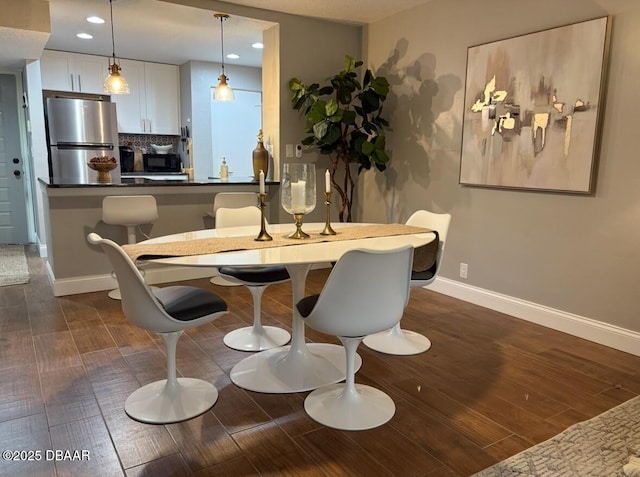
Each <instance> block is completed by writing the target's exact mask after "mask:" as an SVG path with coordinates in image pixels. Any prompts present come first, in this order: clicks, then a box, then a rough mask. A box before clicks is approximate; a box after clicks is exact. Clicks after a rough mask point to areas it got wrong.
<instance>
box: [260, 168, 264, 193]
mask: <svg viewBox="0 0 640 477" xmlns="http://www.w3.org/2000/svg"><path fill="white" fill-rule="evenodd" d="M260 193H261V194H264V193H265V191H264V171H263V170H262V169H260Z"/></svg>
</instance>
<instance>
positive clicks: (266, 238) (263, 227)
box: [253, 194, 273, 242]
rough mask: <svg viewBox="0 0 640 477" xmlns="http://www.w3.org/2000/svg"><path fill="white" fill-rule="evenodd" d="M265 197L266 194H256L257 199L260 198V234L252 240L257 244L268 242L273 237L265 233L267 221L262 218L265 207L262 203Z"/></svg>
mask: <svg viewBox="0 0 640 477" xmlns="http://www.w3.org/2000/svg"><path fill="white" fill-rule="evenodd" d="M266 196H267V195H266V194H258V197H259V198H260V233H259V234H258V236H257V237H256V238H254V239H253V240H256V241H258V242H268V241H269V240H273V237H272V236H271V235H269V234H268V233H267V220H266V218H265V216H264V210H265V209H266V207H267V205H266V204H265V202H264V199H265V197H266Z"/></svg>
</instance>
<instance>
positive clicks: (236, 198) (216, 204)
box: [208, 192, 258, 287]
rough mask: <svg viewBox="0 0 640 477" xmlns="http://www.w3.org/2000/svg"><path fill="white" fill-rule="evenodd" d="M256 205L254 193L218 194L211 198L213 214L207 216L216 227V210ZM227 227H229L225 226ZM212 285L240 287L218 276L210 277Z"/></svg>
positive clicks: (238, 284) (256, 197)
mask: <svg viewBox="0 0 640 477" xmlns="http://www.w3.org/2000/svg"><path fill="white" fill-rule="evenodd" d="M257 205H258V195H257V194H256V193H255V192H218V193H217V194H216V195H215V196H214V197H213V212H208V214H209V215H210V216H211V217H213V220H214V222H213V226H214V227H218V224H217V222H216V213H217V212H218V209H221V208H224V209H239V208H244V207H250V206H255V207H257ZM238 225H251V224H243V223H238ZM227 227H231V226H230V225H227ZM210 282H211V283H213V284H214V285H220V286H223V287H237V286H240V285H241V283H237V282H235V281H230V280H227V279H226V278H224V277H221V276H220V275H216V276H215V277H212V278H211V280H210Z"/></svg>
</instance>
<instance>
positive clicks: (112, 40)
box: [109, 0, 116, 64]
mask: <svg viewBox="0 0 640 477" xmlns="http://www.w3.org/2000/svg"><path fill="white" fill-rule="evenodd" d="M109 9H110V10H111V47H112V50H111V51H112V52H113V63H114V64H115V62H116V40H115V36H114V35H113V0H109Z"/></svg>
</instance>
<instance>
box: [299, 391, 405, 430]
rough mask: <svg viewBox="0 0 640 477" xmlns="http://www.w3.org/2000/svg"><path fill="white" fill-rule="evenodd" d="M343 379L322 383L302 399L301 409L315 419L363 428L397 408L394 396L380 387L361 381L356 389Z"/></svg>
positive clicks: (375, 424) (338, 426)
mask: <svg viewBox="0 0 640 477" xmlns="http://www.w3.org/2000/svg"><path fill="white" fill-rule="evenodd" d="M345 388H346V385H345V384H344V383H340V384H331V385H328V386H322V387H321V388H318V389H316V390H315V391H313V392H312V393H310V394H309V395H308V396H307V398H306V399H305V400H304V410H305V411H306V413H307V414H308V415H309V416H310V417H311V418H312V419H314V420H315V421H317V422H319V423H320V424H323V425H325V426H327V427H332V428H334V429H341V430H345V431H362V430H365V429H372V428H374V427H378V426H381V425H382V424H384V423H385V422H387V421H389V419H391V418H392V417H393V415H394V414H395V412H396V405H395V404H394V403H393V400H392V399H391V398H390V397H389V396H387V395H386V394H385V393H383V392H382V391H380V390H378V389H376V388H372V387H371V386H367V385H364V384H356V385H355V390H356V392H355V393H349V392H348V391H346V389H345Z"/></svg>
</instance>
